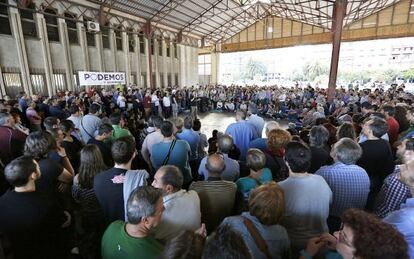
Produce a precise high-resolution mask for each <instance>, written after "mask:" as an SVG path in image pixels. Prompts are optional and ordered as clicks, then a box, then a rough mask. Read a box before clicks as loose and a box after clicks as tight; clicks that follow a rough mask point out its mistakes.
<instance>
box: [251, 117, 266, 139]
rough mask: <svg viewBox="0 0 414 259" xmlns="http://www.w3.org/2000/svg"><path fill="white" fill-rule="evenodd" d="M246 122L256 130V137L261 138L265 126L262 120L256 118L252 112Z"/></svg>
mask: <svg viewBox="0 0 414 259" xmlns="http://www.w3.org/2000/svg"><path fill="white" fill-rule="evenodd" d="M247 122H248V123H250V124H252V125H253V127H254V128H255V129H256V132H257V137H258V138H261V137H262V133H263V127H264V125H265V121H264V119H263V118H262V117H260V116H258V115H257V113H256V112H254V111H253V112H251V113H250V116H249V119H248V120H247Z"/></svg>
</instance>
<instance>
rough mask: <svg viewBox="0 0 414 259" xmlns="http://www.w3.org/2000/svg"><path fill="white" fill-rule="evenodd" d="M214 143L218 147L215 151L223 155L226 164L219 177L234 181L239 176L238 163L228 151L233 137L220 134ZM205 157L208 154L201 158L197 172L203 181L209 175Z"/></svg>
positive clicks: (231, 145)
mask: <svg viewBox="0 0 414 259" xmlns="http://www.w3.org/2000/svg"><path fill="white" fill-rule="evenodd" d="M216 145H217V148H218V150H217V153H218V154H220V155H221V156H223V159H224V164H225V165H226V166H225V168H224V171H223V172H222V173H221V178H222V179H223V180H226V181H230V182H235V181H236V180H237V179H239V176H240V165H239V163H238V162H237V161H236V160H234V159H231V158H230V157H229V152H230V150H231V149H232V148H233V139H232V138H231V137H230V136H229V135H223V136H220V137H219V138H218V140H217V144H216ZM213 154H214V153H213ZM207 158H208V156H205V157H204V158H203V159H202V160H201V162H200V166H199V168H198V174H199V175H200V177H202V178H203V179H204V181H207V179H208V177H209V175H208V170H207V168H206V163H207Z"/></svg>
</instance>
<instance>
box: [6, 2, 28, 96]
mask: <svg viewBox="0 0 414 259" xmlns="http://www.w3.org/2000/svg"><path fill="white" fill-rule="evenodd" d="M9 13H10V21H11V24H10V25H11V30H12V34H13V36H14V39H15V41H16V48H17V58H18V60H19V66H20V74H21V76H22V84H23V89H24V91H25V92H26V93H27V94H30V95H31V94H33V92H32V82H31V80H30V71H29V62H28V59H27V52H26V45H25V43H24V36H23V30H22V24H21V21H20V13H19V11H18V9H17V8H9Z"/></svg>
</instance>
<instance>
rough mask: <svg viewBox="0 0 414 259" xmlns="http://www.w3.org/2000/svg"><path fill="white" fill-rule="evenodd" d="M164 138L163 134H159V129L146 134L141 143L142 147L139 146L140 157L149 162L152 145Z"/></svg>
mask: <svg viewBox="0 0 414 259" xmlns="http://www.w3.org/2000/svg"><path fill="white" fill-rule="evenodd" d="M163 139H164V136H163V135H162V134H161V132H160V131H159V130H157V131H154V132H153V133H151V134H148V135H147V136H146V137H145V139H144V142H143V143H142V148H141V154H142V157H143V158H144V160H145V161H146V162H147V163H150V161H151V160H150V155H151V153H152V152H151V151H152V147H153V146H154V145H155V144H158V143H160V142H161V141H162V140H163Z"/></svg>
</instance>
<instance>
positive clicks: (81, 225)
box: [72, 145, 107, 258]
mask: <svg viewBox="0 0 414 259" xmlns="http://www.w3.org/2000/svg"><path fill="white" fill-rule="evenodd" d="M106 168H107V166H106V165H105V163H104V160H103V158H102V155H101V153H100V151H99V148H98V147H97V146H96V145H86V146H85V147H83V148H82V150H81V152H80V166H79V171H78V172H79V173H78V174H77V175H76V176H75V178H74V179H73V186H72V197H73V199H74V200H75V202H76V204H77V205H78V206H79V213H78V214H76V218H75V219H76V222H77V226H78V228H77V230H78V232H77V235H78V237H79V240H78V247H79V253H80V255H82V256H84V257H86V258H97V257H100V241H101V238H102V234H103V231H104V230H105V229H104V226H105V223H104V218H103V214H102V209H101V207H100V205H99V202H98V200H97V198H96V195H95V192H94V190H93V182H94V177H95V175H97V174H98V173H100V172H102V171H104V170H105V169H106Z"/></svg>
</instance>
